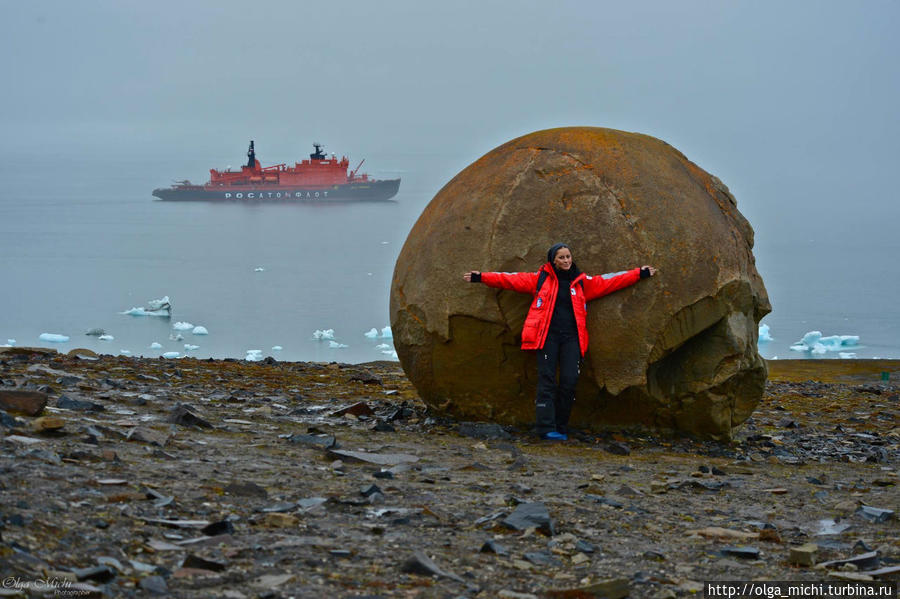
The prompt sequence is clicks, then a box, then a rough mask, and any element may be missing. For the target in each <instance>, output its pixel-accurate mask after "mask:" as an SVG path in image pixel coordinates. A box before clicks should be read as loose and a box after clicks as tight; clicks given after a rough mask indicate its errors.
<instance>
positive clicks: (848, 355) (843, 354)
mask: <svg viewBox="0 0 900 599" xmlns="http://www.w3.org/2000/svg"><path fill="white" fill-rule="evenodd" d="M838 356H840V357H841V358H842V359H844V360H852V359H854V358H856V353H854V352H852V351H842V352H838Z"/></svg>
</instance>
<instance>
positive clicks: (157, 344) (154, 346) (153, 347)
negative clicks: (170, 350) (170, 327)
mask: <svg viewBox="0 0 900 599" xmlns="http://www.w3.org/2000/svg"><path fill="white" fill-rule="evenodd" d="M150 349H162V345H160V344H159V343H157V342H156V341H154V342H153V343H151V344H150Z"/></svg>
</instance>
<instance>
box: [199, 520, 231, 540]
mask: <svg viewBox="0 0 900 599" xmlns="http://www.w3.org/2000/svg"><path fill="white" fill-rule="evenodd" d="M200 532H202V533H203V534H205V535H206V536H208V537H215V536H218V535H230V534H234V524H232V522H231V520H220V521H219V522H213V523H212V524H210V525H209V526H204V527H203V528H201V529H200Z"/></svg>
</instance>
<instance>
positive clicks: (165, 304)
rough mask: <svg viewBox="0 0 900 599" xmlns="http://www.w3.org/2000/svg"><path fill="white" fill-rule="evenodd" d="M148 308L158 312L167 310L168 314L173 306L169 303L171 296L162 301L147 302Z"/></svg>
mask: <svg viewBox="0 0 900 599" xmlns="http://www.w3.org/2000/svg"><path fill="white" fill-rule="evenodd" d="M147 307H148V308H150V310H151V311H154V312H155V311H157V310H165V311H167V312H168V310H169V308H171V307H172V306H171V304H170V303H169V296H168V295H167V296H166V297H164V298H161V299H155V300H150V301H148V302H147Z"/></svg>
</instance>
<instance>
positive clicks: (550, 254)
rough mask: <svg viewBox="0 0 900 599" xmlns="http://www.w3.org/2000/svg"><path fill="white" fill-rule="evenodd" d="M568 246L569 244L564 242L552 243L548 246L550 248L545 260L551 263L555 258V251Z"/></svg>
mask: <svg viewBox="0 0 900 599" xmlns="http://www.w3.org/2000/svg"><path fill="white" fill-rule="evenodd" d="M568 247H569V246H567V245H566V244H564V243H556V244H554V245H552V246H551V247H550V249H549V250H547V262H550V263H551V264H552V263H553V259H554V258H556V252H558V251H559V250H561V249H563V248H568Z"/></svg>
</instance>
